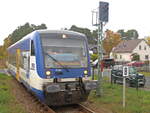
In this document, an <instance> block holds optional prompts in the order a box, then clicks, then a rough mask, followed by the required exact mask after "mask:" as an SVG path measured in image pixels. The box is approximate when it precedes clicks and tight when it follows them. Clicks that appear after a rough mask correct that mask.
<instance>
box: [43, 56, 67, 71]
mask: <svg viewBox="0 0 150 113" xmlns="http://www.w3.org/2000/svg"><path fill="white" fill-rule="evenodd" d="M45 54H46V55H47V56H48V57H50V58H51V59H52V60H54V61H55V62H56V63H57V64H59V65H60V66H61V67H63V69H65V70H66V71H67V72H69V69H68V68H67V67H66V66H64V65H62V64H61V63H60V62H59V61H58V60H56V59H55V58H54V57H52V56H51V55H49V54H48V53H45Z"/></svg>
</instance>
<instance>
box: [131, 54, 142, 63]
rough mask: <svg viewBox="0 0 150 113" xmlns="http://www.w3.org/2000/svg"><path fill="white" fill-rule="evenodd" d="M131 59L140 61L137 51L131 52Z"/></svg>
mask: <svg viewBox="0 0 150 113" xmlns="http://www.w3.org/2000/svg"><path fill="white" fill-rule="evenodd" d="M131 56H132V59H131V60H132V61H140V55H139V54H137V53H133V54H132V55H131Z"/></svg>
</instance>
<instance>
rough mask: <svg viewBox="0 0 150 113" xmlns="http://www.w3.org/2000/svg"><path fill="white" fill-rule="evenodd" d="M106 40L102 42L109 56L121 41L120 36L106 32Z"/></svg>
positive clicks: (109, 31)
mask: <svg viewBox="0 0 150 113" xmlns="http://www.w3.org/2000/svg"><path fill="white" fill-rule="evenodd" d="M105 33H106V38H105V39H104V40H103V47H104V49H105V51H106V54H107V55H109V54H110V52H111V51H112V49H113V47H115V46H117V45H118V44H119V43H120V41H121V36H120V34H119V33H115V32H113V31H111V30H106V32H105Z"/></svg>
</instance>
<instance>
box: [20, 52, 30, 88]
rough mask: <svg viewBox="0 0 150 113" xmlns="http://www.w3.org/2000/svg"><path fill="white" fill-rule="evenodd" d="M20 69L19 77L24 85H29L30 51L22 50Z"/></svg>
mask: <svg viewBox="0 0 150 113" xmlns="http://www.w3.org/2000/svg"><path fill="white" fill-rule="evenodd" d="M21 56H22V62H21V64H22V66H21V67H22V69H21V79H22V80H23V83H24V84H25V85H29V68H30V52H29V51H22V52H21Z"/></svg>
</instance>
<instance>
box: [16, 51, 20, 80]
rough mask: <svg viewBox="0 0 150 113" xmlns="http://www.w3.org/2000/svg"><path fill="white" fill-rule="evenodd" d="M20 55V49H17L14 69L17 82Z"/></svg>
mask: <svg viewBox="0 0 150 113" xmlns="http://www.w3.org/2000/svg"><path fill="white" fill-rule="evenodd" d="M20 54H21V51H20V49H17V50H16V67H17V72H16V79H17V80H18V81H19V77H20V75H19V72H20V71H19V67H20Z"/></svg>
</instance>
